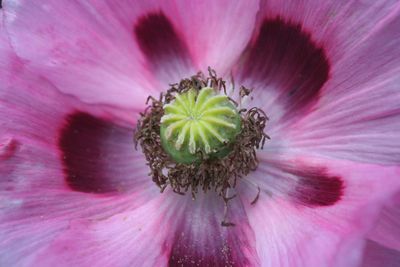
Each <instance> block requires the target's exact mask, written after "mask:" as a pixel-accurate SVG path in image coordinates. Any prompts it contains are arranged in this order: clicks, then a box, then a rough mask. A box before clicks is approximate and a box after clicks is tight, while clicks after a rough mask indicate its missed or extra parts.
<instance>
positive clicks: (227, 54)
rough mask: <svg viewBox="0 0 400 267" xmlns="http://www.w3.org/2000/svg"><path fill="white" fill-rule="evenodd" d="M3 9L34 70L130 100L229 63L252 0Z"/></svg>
mask: <svg viewBox="0 0 400 267" xmlns="http://www.w3.org/2000/svg"><path fill="white" fill-rule="evenodd" d="M244 8H246V12H245V13H242V12H241V11H242V10H243V9H244ZM4 10H5V14H6V16H5V20H6V23H5V26H6V28H7V31H8V33H9V35H10V38H11V40H12V44H13V47H14V48H15V50H16V52H17V54H18V56H20V57H21V58H23V59H25V60H27V61H28V62H29V66H30V67H31V68H32V69H34V70H35V72H37V73H40V74H41V75H42V76H44V77H47V78H48V79H50V80H51V81H52V82H53V83H54V84H55V85H56V86H57V87H58V88H59V89H60V90H61V91H63V92H67V93H70V94H73V95H76V96H78V97H79V98H80V99H82V100H83V101H85V102H88V103H107V104H111V105H118V106H121V107H125V108H132V107H136V106H141V104H142V103H143V102H144V101H145V98H146V97H147V96H148V95H149V94H151V93H153V94H154V93H155V92H157V91H160V90H165V87H166V86H168V84H169V83H174V82H178V81H179V80H180V79H181V78H182V77H187V76H190V75H193V74H194V73H195V72H197V71H198V68H203V69H204V68H206V67H207V66H208V65H211V66H212V67H214V68H218V69H224V70H225V71H227V69H228V67H230V66H231V64H232V63H233V62H234V61H235V59H236V58H237V57H238V55H239V54H240V51H241V50H242V49H243V47H244V46H245V45H246V43H247V41H248V39H249V37H250V34H251V30H252V27H253V26H254V22H255V14H256V11H257V10H258V2H257V1H253V2H252V3H248V2H247V1H241V2H240V3H236V2H235V3H233V2H230V1H224V2H215V1H207V2H204V1H197V2H193V3H191V4H190V5H188V4H187V3H186V2H184V1H178V2H176V3H175V2H159V1H146V2H137V1H129V0H126V1H118V2H115V1H96V0H92V1H88V2H85V3H82V2H73V1H66V0H65V1H64V0H63V1H54V0H48V1H41V3H37V4H36V5H34V6H32V5H30V4H28V3H24V2H20V1H17V2H6V3H4ZM224 13H228V14H229V15H223V14H224ZM59 18H63V19H59ZM221 19H223V20H224V23H221ZM206 36H207V38H206ZM208 37H210V38H208ZM220 51H224V53H221V52H220ZM158 80H161V81H162V83H159V82H158Z"/></svg>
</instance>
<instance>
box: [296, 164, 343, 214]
mask: <svg viewBox="0 0 400 267" xmlns="http://www.w3.org/2000/svg"><path fill="white" fill-rule="evenodd" d="M290 172H291V173H292V174H294V175H296V176H297V177H298V178H299V180H298V182H297V185H296V187H295V190H294V191H293V193H292V196H293V197H294V199H295V200H296V201H298V202H300V203H301V204H304V205H306V206H311V207H319V206H331V205H334V204H335V203H336V202H338V201H339V200H340V199H341V198H342V195H343V190H344V184H343V179H341V177H339V176H332V175H329V174H327V173H326V171H325V170H324V169H322V168H308V167H303V168H302V169H300V170H291V171H290Z"/></svg>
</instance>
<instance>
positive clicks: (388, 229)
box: [368, 193, 400, 251]
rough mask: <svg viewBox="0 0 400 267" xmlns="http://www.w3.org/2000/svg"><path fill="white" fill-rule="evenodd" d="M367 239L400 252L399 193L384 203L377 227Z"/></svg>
mask: <svg viewBox="0 0 400 267" xmlns="http://www.w3.org/2000/svg"><path fill="white" fill-rule="evenodd" d="M368 237H369V239H371V240H373V241H375V242H377V243H379V244H381V245H383V246H386V247H388V248H391V249H394V250H397V251H400V239H399V237H400V193H397V195H395V196H394V197H393V198H392V199H390V200H389V201H388V202H387V203H386V205H385V207H384V208H383V210H382V211H381V214H380V216H379V220H378V223H377V225H376V226H375V228H374V229H373V230H372V231H371V233H370V234H369V236H368Z"/></svg>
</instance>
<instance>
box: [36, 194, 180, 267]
mask: <svg viewBox="0 0 400 267" xmlns="http://www.w3.org/2000/svg"><path fill="white" fill-rule="evenodd" d="M164 196H165V195H164ZM165 203H166V202H165V198H163V197H160V198H158V199H155V200H153V201H150V202H148V203H146V204H144V205H141V206H139V207H137V208H136V209H134V210H132V211H131V212H125V213H123V212H120V213H118V214H116V213H115V214H113V215H111V216H106V217H103V218H100V219H96V220H86V219H82V220H74V221H72V222H71V223H70V224H69V227H68V228H65V229H63V231H62V232H61V233H60V234H59V235H58V236H57V237H56V238H54V239H53V240H51V241H50V242H49V243H48V244H47V245H46V246H45V247H44V249H42V250H41V251H38V253H37V254H36V255H35V257H32V259H31V262H30V264H31V265H33V266H54V265H57V266H92V265H95V266H116V267H118V266H166V264H167V262H168V247H169V244H168V243H166V238H167V234H168V231H167V229H168V228H169V227H171V226H173V225H174V214H173V213H170V212H168V209H169V208H170V207H168V205H167V204H165ZM161 215H164V216H161Z"/></svg>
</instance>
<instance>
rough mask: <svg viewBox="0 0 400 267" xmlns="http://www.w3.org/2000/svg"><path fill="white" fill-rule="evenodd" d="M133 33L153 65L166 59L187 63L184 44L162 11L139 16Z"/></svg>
mask: <svg viewBox="0 0 400 267" xmlns="http://www.w3.org/2000/svg"><path fill="white" fill-rule="evenodd" d="M134 33H135V36H136V40H137V42H138V44H139V47H140V49H141V50H142V52H143V53H144V54H145V56H146V57H147V58H148V59H149V64H150V65H152V66H153V67H157V64H158V63H161V62H163V61H164V62H165V61H168V60H179V61H181V62H183V63H187V61H188V58H189V56H188V55H189V53H188V50H187V48H186V44H185V43H184V41H183V40H182V39H181V38H180V36H179V34H178V33H177V31H176V30H175V29H174V26H173V25H172V23H171V22H170V21H169V19H168V18H167V17H166V16H165V15H164V14H163V13H162V12H158V13H150V14H147V15H145V16H143V17H141V18H140V19H139V20H138V22H137V23H136V25H135V27H134Z"/></svg>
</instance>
